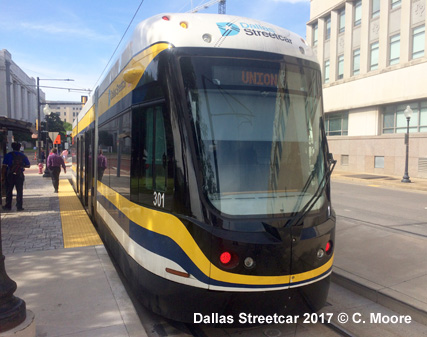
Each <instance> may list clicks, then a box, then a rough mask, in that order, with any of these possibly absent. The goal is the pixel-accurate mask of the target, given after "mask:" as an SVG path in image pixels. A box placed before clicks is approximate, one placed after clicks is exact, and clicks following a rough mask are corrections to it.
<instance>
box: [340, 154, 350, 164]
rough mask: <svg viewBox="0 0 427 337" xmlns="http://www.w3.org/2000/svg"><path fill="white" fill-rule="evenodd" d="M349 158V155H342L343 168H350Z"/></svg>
mask: <svg viewBox="0 0 427 337" xmlns="http://www.w3.org/2000/svg"><path fill="white" fill-rule="evenodd" d="M348 159H349V157H348V154H342V155H341V166H348V162H349V160H348Z"/></svg>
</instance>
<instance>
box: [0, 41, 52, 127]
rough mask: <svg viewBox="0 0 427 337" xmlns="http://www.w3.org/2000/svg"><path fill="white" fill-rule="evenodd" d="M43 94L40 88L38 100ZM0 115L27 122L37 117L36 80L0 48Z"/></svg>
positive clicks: (42, 99) (33, 121)
mask: <svg viewBox="0 0 427 337" xmlns="http://www.w3.org/2000/svg"><path fill="white" fill-rule="evenodd" d="M44 98H45V94H44V92H43V91H41V90H40V100H41V101H44ZM0 117H6V118H8V119H14V120H18V121H23V122H29V123H32V124H33V125H35V123H36V119H37V88H36V80H35V79H34V78H32V77H29V76H28V75H27V74H26V73H25V72H24V71H23V70H22V69H21V68H20V67H19V66H18V65H17V64H16V63H15V62H13V60H12V55H11V54H10V53H9V52H8V51H7V50H6V49H3V50H0Z"/></svg>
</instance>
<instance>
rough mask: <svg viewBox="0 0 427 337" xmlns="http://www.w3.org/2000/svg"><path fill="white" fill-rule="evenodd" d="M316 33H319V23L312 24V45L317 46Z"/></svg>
mask: <svg viewBox="0 0 427 337" xmlns="http://www.w3.org/2000/svg"><path fill="white" fill-rule="evenodd" d="M318 35H319V25H318V24H317V23H316V24H315V25H314V26H313V47H314V46H317V40H318Z"/></svg>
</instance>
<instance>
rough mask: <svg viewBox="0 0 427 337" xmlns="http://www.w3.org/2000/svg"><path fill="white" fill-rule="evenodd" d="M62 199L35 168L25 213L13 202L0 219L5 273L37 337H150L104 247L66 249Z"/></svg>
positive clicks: (29, 178) (29, 173)
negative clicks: (31, 318)
mask: <svg viewBox="0 0 427 337" xmlns="http://www.w3.org/2000/svg"><path fill="white" fill-rule="evenodd" d="M70 177H71V175H70V174H69V173H67V174H64V173H61V179H68V178H70ZM60 194H61V191H60V193H59V196H58V194H57V193H53V186H52V182H51V179H50V178H43V177H42V175H41V174H38V169H36V167H35V166H33V168H30V169H28V170H26V180H25V187H24V204H23V207H24V209H25V210H24V211H23V212H16V211H15V200H13V203H12V211H10V212H2V214H1V226H2V242H3V254H4V255H5V256H6V261H5V262H6V272H7V274H8V275H9V277H10V278H11V279H12V280H14V281H15V282H16V283H17V285H18V289H17V291H16V292H15V294H14V295H15V296H18V297H20V298H21V299H22V300H24V301H25V302H26V306H27V309H29V310H31V311H32V312H33V313H34V314H35V324H36V333H37V336H48V337H54V336H82V337H83V336H112V337H113V336H114V337H117V336H147V334H146V332H145V330H144V327H143V326H142V324H141V322H140V319H139V317H138V315H137V313H136V311H135V308H134V306H133V304H132V301H131V300H130V298H129V296H128V294H127V292H126V290H125V288H124V286H123V284H122V282H121V280H120V278H119V276H118V274H117V272H116V270H115V268H114V266H113V264H112V262H111V260H110V258H109V256H108V254H107V252H106V250H105V248H104V246H103V245H100V246H87V247H79V248H69V249H64V240H63V233H62V223H61V216H60V205H59V198H60ZM0 336H2V335H1V334H0Z"/></svg>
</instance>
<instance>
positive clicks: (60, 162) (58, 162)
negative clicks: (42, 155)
mask: <svg viewBox="0 0 427 337" xmlns="http://www.w3.org/2000/svg"><path fill="white" fill-rule="evenodd" d="M61 166H62V168H63V169H64V173H67V168H66V167H65V162H64V158H62V157H61V156H60V155H59V154H58V150H57V149H56V148H53V149H52V152H51V153H50V155H49V157H47V168H48V170H49V171H50V173H51V175H52V184H53V188H54V189H55V193H58V187H59V174H60V173H61Z"/></svg>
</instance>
